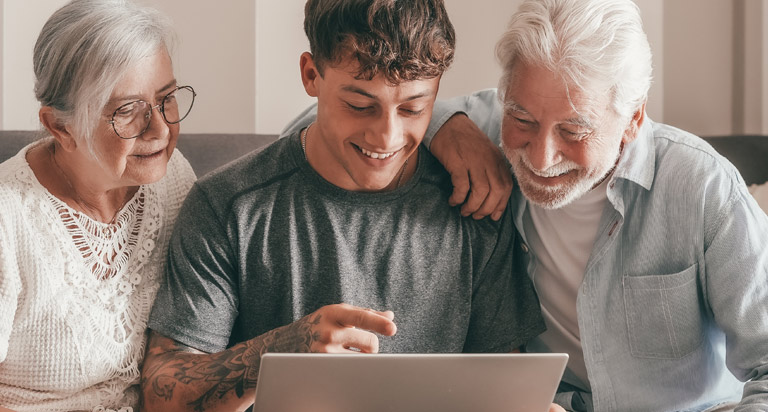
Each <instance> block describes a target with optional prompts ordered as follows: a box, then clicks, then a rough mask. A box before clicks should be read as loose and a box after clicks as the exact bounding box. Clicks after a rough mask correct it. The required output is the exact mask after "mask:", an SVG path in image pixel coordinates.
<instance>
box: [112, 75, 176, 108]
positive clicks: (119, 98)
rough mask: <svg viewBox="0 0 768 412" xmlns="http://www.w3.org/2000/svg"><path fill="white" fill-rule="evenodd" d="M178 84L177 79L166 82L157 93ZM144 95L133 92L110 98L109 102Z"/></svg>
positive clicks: (136, 98)
mask: <svg viewBox="0 0 768 412" xmlns="http://www.w3.org/2000/svg"><path fill="white" fill-rule="evenodd" d="M176 84H177V80H176V79H173V80H171V81H170V82H168V83H166V84H165V86H163V87H161V88H160V89H159V90H158V91H157V92H156V93H161V92H163V91H166V90H168V89H170V88H171V87H174V86H175V85H176ZM142 97H143V96H141V95H139V94H131V95H128V96H120V97H116V98H114V99H109V101H108V102H107V104H112V103H115V102H119V101H124V100H143V98H142Z"/></svg>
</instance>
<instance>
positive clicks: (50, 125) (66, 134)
mask: <svg viewBox="0 0 768 412" xmlns="http://www.w3.org/2000/svg"><path fill="white" fill-rule="evenodd" d="M38 116H39V118H40V123H42V124H43V127H45V129H46V130H48V133H50V134H51V136H53V138H54V139H56V141H57V142H59V145H60V146H61V147H62V148H63V149H64V150H66V151H68V152H71V151H74V150H75V149H76V148H77V141H76V140H75V137H74V136H73V135H72V133H71V132H70V130H69V127H68V126H67V125H66V124H65V123H64V122H62V121H61V120H59V118H58V117H56V113H55V112H54V110H53V107H50V106H43V107H41V108H40V111H39V112H38Z"/></svg>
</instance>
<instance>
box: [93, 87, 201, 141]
mask: <svg viewBox="0 0 768 412" xmlns="http://www.w3.org/2000/svg"><path fill="white" fill-rule="evenodd" d="M181 89H186V90H189V91H191V92H192V102H190V104H189V109H188V110H187V113H186V114H185V115H184V117H182V118H180V119H179V120H177V121H175V122H170V121H168V118H166V117H165V99H166V98H168V96H170V95H172V94H174V93H176V92H177V91H179V90H181ZM195 97H197V93H196V92H195V89H193V88H192V86H178V87H176V88H175V89H173V90H171V91H170V92H168V94H166V95H165V96H163V100H162V103H160V104H156V105H152V104H150V103H147V102H146V101H144V100H141V99H139V100H134V101H131V102H128V103H125V104H121V105H120V106H119V107H118V108H117V109H115V111H114V112H112V117H111V118H110V120H109V121H108V122H107V123H109V124H111V125H112V130H114V131H115V134H116V135H117V137H119V138H121V139H124V140H131V139H135V138H137V137H139V136H141V135H143V134H144V132H146V131H147V130H148V129H149V125H150V124H152V114H151V113H152V110H154V109H158V110H159V111H160V114H161V115H162V116H163V120H164V121H165V122H166V123H167V124H177V123H181V121H182V120H184V119H186V118H187V116H189V114H190V113H191V112H192V107H194V106H195ZM136 102H144V103H147V104H148V105H149V111H148V112H147V113H150V115H149V120H148V121H147V125H146V126H144V130H142V131H141V132H139V134H137V135H136V136H133V137H123V136H120V133H119V132H118V131H117V126H115V116H116V115H117V112H118V111H120V109H122V108H123V107H125V106H128V105H131V104H134V103H136Z"/></svg>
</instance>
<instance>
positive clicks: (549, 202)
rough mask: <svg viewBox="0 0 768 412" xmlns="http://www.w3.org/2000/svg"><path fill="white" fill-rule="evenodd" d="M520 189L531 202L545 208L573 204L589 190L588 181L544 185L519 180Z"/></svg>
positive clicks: (558, 207)
mask: <svg viewBox="0 0 768 412" xmlns="http://www.w3.org/2000/svg"><path fill="white" fill-rule="evenodd" d="M518 184H519V185H520V191H521V192H523V196H525V198H526V199H528V201H529V202H531V203H533V204H535V205H537V206H539V207H542V208H544V209H550V210H553V209H560V208H561V207H564V206H567V205H569V204H571V203H572V202H573V201H574V200H576V199H578V198H580V197H581V196H583V195H584V194H585V193H587V192H588V191H589V188H590V186H589V184H588V182H585V181H583V180H582V181H581V182H578V183H576V184H567V185H565V184H564V185H557V186H543V185H538V184H535V183H533V182H528V181H519V182H518Z"/></svg>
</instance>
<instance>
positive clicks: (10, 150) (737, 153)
mask: <svg viewBox="0 0 768 412" xmlns="http://www.w3.org/2000/svg"><path fill="white" fill-rule="evenodd" d="M41 137H42V135H41V133H40V132H34V131H7V130H5V131H0V162H2V161H5V160H6V159H8V158H9V157H11V156H13V155H14V154H16V153H17V152H18V151H19V150H20V149H21V148H22V147H24V146H25V145H27V144H29V143H30V142H33V141H34V140H37V139H39V138H41ZM275 139H277V136H276V135H260V134H202V133H188V134H184V133H182V134H181V135H180V136H179V143H178V148H179V150H180V151H181V152H182V153H183V154H184V156H185V157H186V158H187V159H188V160H189V163H190V164H192V168H193V169H194V170H195V173H196V174H197V175H198V176H202V175H204V174H206V173H208V172H210V171H211V170H213V169H215V168H217V167H219V166H221V165H224V164H226V163H228V162H229V161H231V160H234V159H237V158H238V157H240V156H243V155H245V154H247V153H249V152H251V151H252V150H256V149H260V148H262V147H265V146H266V145H268V144H270V143H272V142H274V141H275ZM705 139H706V140H707V141H708V142H709V143H710V144H712V146H714V148H715V149H716V150H717V151H719V152H720V153H721V154H722V155H723V156H725V157H726V158H728V160H730V161H731V162H732V163H733V164H734V165H735V166H736V168H737V169H739V171H740V172H741V174H742V176H744V180H745V181H746V182H747V184H753V183H764V182H767V181H768V136H718V137H707V138H705Z"/></svg>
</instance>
